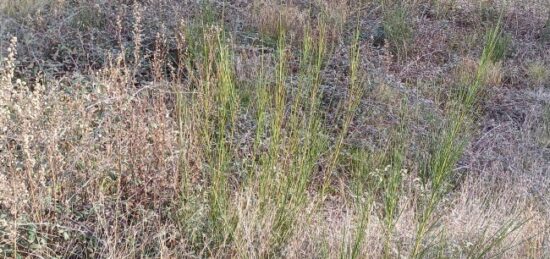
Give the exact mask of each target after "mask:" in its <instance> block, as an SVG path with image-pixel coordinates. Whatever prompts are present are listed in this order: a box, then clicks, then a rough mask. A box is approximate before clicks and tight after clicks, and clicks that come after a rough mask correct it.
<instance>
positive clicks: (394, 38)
mask: <svg viewBox="0 0 550 259" xmlns="http://www.w3.org/2000/svg"><path fill="white" fill-rule="evenodd" d="M409 18H410V15H409V11H408V8H407V7H406V6H396V7H393V8H391V9H389V10H387V11H385V13H384V21H383V27H384V33H385V35H386V38H387V41H388V42H389V45H390V50H391V51H392V53H393V54H394V55H396V56H397V57H398V58H399V59H404V58H405V57H406V56H407V55H408V53H409V52H410V43H411V41H412V39H413V28H412V24H411V21H410V20H409Z"/></svg>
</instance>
